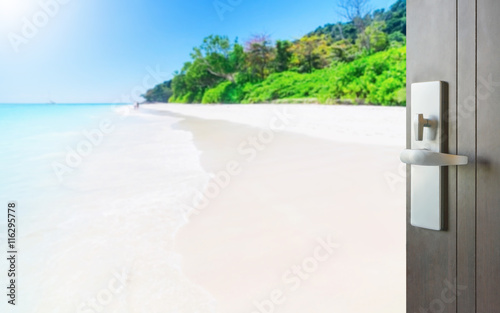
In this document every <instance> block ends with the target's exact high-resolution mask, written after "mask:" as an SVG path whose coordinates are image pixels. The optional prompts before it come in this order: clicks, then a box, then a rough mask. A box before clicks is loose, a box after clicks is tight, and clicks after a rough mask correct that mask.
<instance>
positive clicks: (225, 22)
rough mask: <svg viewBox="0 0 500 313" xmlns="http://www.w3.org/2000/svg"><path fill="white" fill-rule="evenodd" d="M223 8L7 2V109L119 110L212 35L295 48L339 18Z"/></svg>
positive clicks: (0, 4) (260, 5)
mask: <svg viewBox="0 0 500 313" xmlns="http://www.w3.org/2000/svg"><path fill="white" fill-rule="evenodd" d="M394 1H395V0H371V7H372V8H373V9H378V8H387V7H389V6H390V5H391V4H392V3H393V2H394ZM40 3H47V5H46V7H45V10H44V9H43V8H42V7H41V5H40ZM54 3H56V4H57V5H54ZM219 3H223V4H227V5H229V7H226V8H228V9H230V10H228V11H226V12H224V13H223V14H222V17H223V18H222V19H221V14H218V12H217V10H216V9H215V7H214V1H213V0H196V1H195V0H178V1H171V0H162V1H152V0H126V1H123V0H121V1H118V0H105V1H103V0H23V1H20V0H0V77H1V80H0V103H17V102H31V103H35V102H47V101H49V98H52V99H53V100H54V101H56V102H60V103H62V102H115V101H119V100H122V99H126V98H127V96H128V97H130V96H131V95H133V94H138V92H139V91H140V90H141V88H142V86H143V85H144V83H145V85H146V86H151V85H153V84H154V83H156V82H157V81H156V80H155V79H153V78H152V79H149V80H147V81H145V82H143V81H144V79H145V78H147V77H148V75H150V74H148V73H149V72H150V71H152V70H153V71H154V70H155V69H159V70H160V72H161V73H166V75H165V74H163V75H162V76H160V77H159V78H160V79H161V80H167V79H170V78H171V77H172V73H173V72H174V71H175V70H178V69H180V67H181V66H182V64H183V63H184V62H185V61H188V60H189V53H190V52H191V50H192V48H193V47H194V46H197V45H199V44H200V43H201V41H202V39H203V38H204V37H206V36H208V35H210V34H220V35H228V36H229V37H230V38H232V39H234V38H235V37H238V38H239V40H240V42H244V41H245V40H246V39H248V38H249V37H250V36H251V35H252V34H259V33H267V34H270V35H271V37H272V39H295V38H300V37H301V36H302V35H304V34H306V33H308V32H309V31H312V30H314V29H315V28H316V27H318V26H320V25H324V24H326V23H331V22H336V21H338V20H340V19H341V17H340V16H338V14H337V13H336V8H337V7H336V5H337V1H336V0H307V1H305V0H302V1H290V0H220V1H219ZM230 3H233V4H234V5H231V4H230ZM46 12H48V13H50V14H48V13H46ZM27 21H28V22H27ZM35 24H38V26H36V25H35ZM33 25H34V27H33ZM23 31H24V34H23ZM13 43H14V44H13ZM16 49H17V51H16ZM148 68H149V69H150V70H149V71H148ZM161 73H160V74H161ZM150 76H152V75H150Z"/></svg>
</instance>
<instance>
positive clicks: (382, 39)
mask: <svg viewBox="0 0 500 313" xmlns="http://www.w3.org/2000/svg"><path fill="white" fill-rule="evenodd" d="M384 28H385V23H384V22H380V21H374V22H373V23H372V24H371V25H370V26H368V27H367V28H366V29H365V30H364V32H363V33H361V34H359V36H358V39H357V40H356V44H357V45H358V46H359V47H360V49H363V48H364V49H366V50H368V51H369V52H378V51H382V50H385V49H387V47H388V46H389V39H388V38H387V34H386V33H385V32H384Z"/></svg>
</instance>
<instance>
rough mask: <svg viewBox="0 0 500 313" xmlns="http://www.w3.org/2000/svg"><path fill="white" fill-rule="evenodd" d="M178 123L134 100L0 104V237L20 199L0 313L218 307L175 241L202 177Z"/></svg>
mask: <svg viewBox="0 0 500 313" xmlns="http://www.w3.org/2000/svg"><path fill="white" fill-rule="evenodd" d="M178 121H179V118H173V117H168V116H157V115H154V114H150V113H147V112H144V111H141V110H139V111H135V110H133V109H132V108H131V106H130V105H111V104H101V105H91V104H81V105H74V104H71V105H69V104H68V105H60V104H58V105H44V104H22V105H21V104H16V105H13V104H1V105H0V151H1V153H0V199H1V201H0V207H2V206H3V207H4V208H3V209H2V210H4V211H3V212H4V213H1V214H0V240H1V243H2V246H5V240H6V212H7V208H6V206H7V202H9V201H16V202H17V204H18V235H17V236H18V238H17V240H18V250H19V254H18V291H17V293H18V295H17V297H18V299H17V301H18V304H17V305H16V307H15V308H13V307H11V306H7V304H6V301H0V311H1V312H23V313H24V312H51V313H52V312H54V313H56V312H85V313H90V312H131V313H135V312H148V313H151V312H172V313H175V312H214V311H215V304H214V300H213V299H212V297H211V296H210V294H208V293H207V292H206V291H204V290H203V289H202V288H200V287H199V286H196V285H194V284H193V283H191V282H190V281H189V280H188V279H187V278H186V277H185V276H184V274H183V272H182V257H181V256H180V255H179V254H177V253H176V252H175V249H174V236H175V233H176V231H177V230H178V229H179V228H180V227H182V226H183V225H184V224H185V223H186V221H187V217H186V216H187V214H188V211H189V210H190V209H191V206H192V203H193V199H194V198H195V197H196V195H197V194H199V192H200V191H202V190H203V189H204V188H205V186H206V184H207V182H208V180H209V175H208V174H207V173H205V172H204V171H203V169H202V168H201V166H200V162H199V152H198V151H197V150H196V148H195V146H194V144H193V142H192V136H191V134H190V133H189V132H186V131H182V130H178V129H175V127H174V125H175V124H176V123H177V122H178ZM4 253H5V252H4ZM7 266H8V264H7V261H6V260H5V258H2V259H1V261H0V267H1V268H0V273H1V274H0V275H1V276H0V277H1V278H0V281H2V284H3V282H4V281H6V274H5V273H6V272H7Z"/></svg>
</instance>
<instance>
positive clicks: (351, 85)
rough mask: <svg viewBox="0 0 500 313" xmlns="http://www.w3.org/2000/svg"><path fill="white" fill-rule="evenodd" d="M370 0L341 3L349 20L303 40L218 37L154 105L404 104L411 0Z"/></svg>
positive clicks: (156, 92) (159, 91) (151, 96)
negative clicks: (384, 0) (382, 3)
mask: <svg viewBox="0 0 500 313" xmlns="http://www.w3.org/2000/svg"><path fill="white" fill-rule="evenodd" d="M368 2H369V0H340V1H339V12H340V13H342V14H343V15H344V16H345V18H346V19H347V20H348V22H343V23H341V22H338V23H334V24H327V25H324V26H322V27H318V28H317V29H316V30H314V31H312V32H310V33H309V34H306V35H305V36H303V37H302V38H300V39H297V40H294V41H289V40H276V41H273V40H272V39H271V38H270V36H268V35H266V34H261V35H255V36H252V38H250V39H249V40H247V41H246V42H245V43H243V44H240V43H239V41H238V40H237V39H236V40H234V41H233V40H230V39H229V38H228V37H227V36H220V35H211V36H208V37H207V38H205V39H204V40H203V42H202V43H201V45H200V46H198V47H195V48H194V49H193V52H192V53H191V60H190V61H189V62H186V63H185V64H184V66H183V67H182V68H181V69H180V70H179V71H177V72H175V73H174V77H173V79H172V80H170V81H167V82H164V83H163V84H160V85H157V86H155V87H154V88H153V89H151V90H148V91H147V93H146V94H145V95H143V97H144V98H145V99H146V100H147V101H148V102H175V103H263V102H266V103H267V102H274V103H324V104H335V103H353V104H377V105H405V103H406V93H405V86H406V0H397V1H396V2H395V3H394V4H393V5H392V6H391V7H390V8H389V9H388V10H387V11H385V10H384V9H380V10H375V11H373V12H372V11H369V10H367V8H368V5H369V3H368Z"/></svg>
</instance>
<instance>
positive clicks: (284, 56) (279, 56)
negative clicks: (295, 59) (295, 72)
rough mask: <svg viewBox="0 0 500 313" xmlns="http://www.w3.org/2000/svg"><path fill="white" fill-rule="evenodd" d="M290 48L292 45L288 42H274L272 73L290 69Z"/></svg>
mask: <svg viewBox="0 0 500 313" xmlns="http://www.w3.org/2000/svg"><path fill="white" fill-rule="evenodd" d="M291 47H292V43H291V42H290V41H288V40H278V41H276V56H275V58H274V62H273V63H274V71H276V72H278V73H280V72H284V71H287V70H288V69H289V68H290V59H291V58H292V52H291V51H290V48H291Z"/></svg>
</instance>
